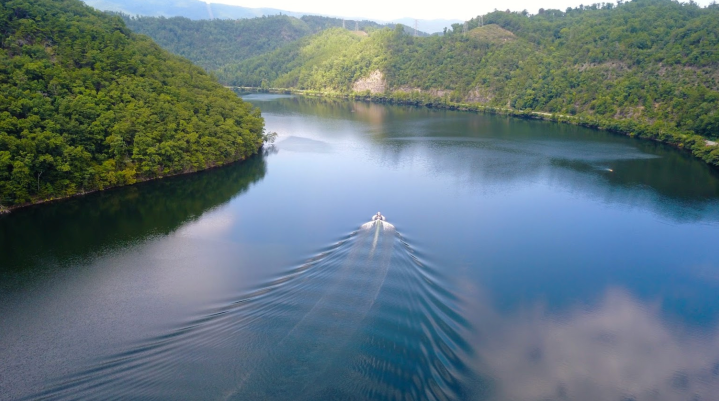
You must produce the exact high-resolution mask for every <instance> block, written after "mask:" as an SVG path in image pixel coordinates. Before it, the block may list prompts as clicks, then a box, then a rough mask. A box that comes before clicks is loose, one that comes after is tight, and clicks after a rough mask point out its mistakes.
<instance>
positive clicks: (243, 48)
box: [123, 16, 314, 70]
mask: <svg viewBox="0 0 719 401" xmlns="http://www.w3.org/2000/svg"><path fill="white" fill-rule="evenodd" d="M123 18H124V19H125V23H127V26H128V27H129V28H130V29H132V31H133V32H137V33H141V34H145V35H147V36H149V37H151V38H152V39H153V40H154V41H155V42H157V43H158V44H159V45H160V46H162V47H163V48H165V49H167V50H169V51H171V52H173V53H175V54H178V55H180V56H183V57H186V58H188V59H189V60H191V61H193V62H195V63H197V64H198V65H200V66H202V67H204V68H206V69H207V70H216V69H218V68H220V67H222V66H224V65H226V64H230V63H238V62H240V61H243V60H246V59H248V58H250V57H253V56H257V55H259V54H263V53H268V52H271V51H272V50H275V49H277V48H279V47H281V46H283V45H286V44H288V43H291V42H293V41H295V40H297V39H299V38H301V37H304V36H307V35H310V34H311V33H313V32H314V31H312V29H311V28H310V26H309V25H307V24H305V23H304V22H302V20H299V19H297V18H292V17H288V16H275V17H262V18H252V19H244V20H200V21H193V20H190V19H187V18H182V17H175V18H164V17H159V18H156V17H134V18H131V17H129V16H123Z"/></svg>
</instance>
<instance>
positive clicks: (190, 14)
mask: <svg viewBox="0 0 719 401" xmlns="http://www.w3.org/2000/svg"><path fill="white" fill-rule="evenodd" d="M83 1H84V2H85V3H86V4H87V5H89V6H91V7H94V8H96V9H98V10H101V11H115V12H120V13H124V14H129V15H133V16H135V15H143V16H148V17H185V18H189V19H193V20H198V19H214V18H218V19H243V18H255V17H262V16H263V15H279V14H283V15H290V16H293V17H301V16H303V15H304V13H293V12H290V11H284V10H278V9H275V8H249V7H241V6H230V5H226V4H208V3H205V2H204V1H199V0H122V1H120V0H83Z"/></svg>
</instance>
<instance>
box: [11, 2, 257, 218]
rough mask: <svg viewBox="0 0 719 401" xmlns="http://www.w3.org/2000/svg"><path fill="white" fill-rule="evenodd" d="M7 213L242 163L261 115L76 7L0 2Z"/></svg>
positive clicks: (115, 23) (147, 43) (119, 27)
mask: <svg viewBox="0 0 719 401" xmlns="http://www.w3.org/2000/svg"><path fill="white" fill-rule="evenodd" d="M0 41H1V43H2V47H1V48H0V208H5V207H7V206H12V205H19V204H24V203H29V202H35V201H42V200H45V199H52V198H57V197H64V196H69V195H73V194H76V193H84V192H87V191H93V190H98V189H103V188H108V187H112V186H118V185H125V184H131V183H134V182H136V181H138V180H145V179H151V178H156V177H162V176H166V175H171V174H177V173H183V172H190V171H196V170H201V169H204V168H207V167H211V166H216V165H221V164H224V163H227V162H231V161H234V160H238V159H243V158H245V157H247V156H249V155H251V154H253V153H255V152H256V151H257V149H258V148H259V146H260V145H261V143H262V131H263V120H262V118H261V117H260V115H259V111H257V110H254V109H253V108H252V107H251V106H250V105H249V104H247V103H244V102H242V101H241V100H240V99H239V98H237V96H235V95H234V94H233V93H232V92H231V91H229V90H227V89H225V88H222V86H221V85H219V84H218V83H217V82H215V81H214V80H213V79H212V78H211V77H209V76H208V75H207V74H206V73H205V72H204V71H203V70H202V69H201V68H200V67H196V66H194V65H192V64H191V63H190V62H188V61H187V60H185V59H182V58H179V57H177V56H174V55H171V54H170V53H168V52H166V51H164V50H162V49H161V48H160V47H159V46H157V45H156V44H155V43H153V42H152V41H151V40H150V39H149V38H147V37H145V36H138V35H135V34H133V33H131V31H130V30H129V29H128V28H127V27H126V26H125V24H124V22H123V21H122V19H121V18H119V17H116V16H110V15H107V14H103V13H101V12H97V11H95V10H93V9H92V8H90V7H88V6H85V5H84V4H82V3H81V2H80V1H78V0H9V1H3V2H2V3H0Z"/></svg>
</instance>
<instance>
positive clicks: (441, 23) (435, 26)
mask: <svg viewBox="0 0 719 401" xmlns="http://www.w3.org/2000/svg"><path fill="white" fill-rule="evenodd" d="M468 17H470V16H468ZM472 17H473V16H472ZM415 21H417V29H418V30H420V31H422V32H428V33H436V32H442V31H443V30H444V28H447V29H452V24H461V23H462V22H464V21H461V20H458V19H431V20H428V19H419V20H414V19H412V18H399V19H395V20H392V21H390V22H393V23H397V24H403V25H407V26H410V27H412V28H414V23H415Z"/></svg>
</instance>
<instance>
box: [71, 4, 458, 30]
mask: <svg viewBox="0 0 719 401" xmlns="http://www.w3.org/2000/svg"><path fill="white" fill-rule="evenodd" d="M83 1H84V2H85V3H86V4H87V5H89V6H92V7H94V8H96V9H98V10H102V11H114V12H120V13H123V14H127V15H131V16H137V15H141V16H147V17H167V18H170V17H185V18H189V19H192V20H201V19H215V18H216V19H244V18H256V17H262V16H272V15H280V14H282V15H288V16H290V17H296V18H301V17H303V16H309V15H312V16H315V15H317V14H316V13H306V12H295V11H286V10H280V9H276V8H249V7H242V6H232V5H227V4H217V3H211V4H208V3H205V2H204V1H200V0H83ZM327 17H330V18H335V19H338V20H340V21H341V20H342V18H340V17H333V16H327ZM345 19H346V20H352V21H355V20H365V19H363V18H350V17H347V18H345ZM372 21H374V22H376V23H379V24H382V25H385V24H403V25H406V26H408V27H411V28H414V26H415V21H417V27H418V30H419V31H422V32H427V33H433V32H441V31H442V30H443V29H444V28H445V27H447V28H449V27H451V25H452V24H453V23H459V22H462V21H460V20H446V19H433V20H425V19H420V20H415V19H412V18H399V19H395V20H392V21H381V20H372Z"/></svg>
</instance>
